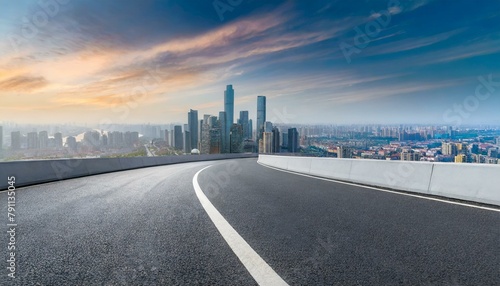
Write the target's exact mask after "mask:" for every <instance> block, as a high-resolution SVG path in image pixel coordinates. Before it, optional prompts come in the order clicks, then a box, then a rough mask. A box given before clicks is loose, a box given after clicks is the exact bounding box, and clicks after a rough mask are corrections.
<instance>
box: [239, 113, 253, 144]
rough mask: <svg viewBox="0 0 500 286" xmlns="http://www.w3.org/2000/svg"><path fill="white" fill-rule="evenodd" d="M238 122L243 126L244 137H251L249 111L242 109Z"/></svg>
mask: <svg viewBox="0 0 500 286" xmlns="http://www.w3.org/2000/svg"><path fill="white" fill-rule="evenodd" d="M238 124H240V125H241V128H242V129H243V139H248V138H250V137H251V135H250V134H249V127H248V124H249V119H248V111H246V110H244V111H240V118H239V119H238Z"/></svg>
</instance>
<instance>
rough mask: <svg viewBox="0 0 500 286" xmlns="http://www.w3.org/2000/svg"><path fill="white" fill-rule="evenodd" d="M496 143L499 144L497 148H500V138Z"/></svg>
mask: <svg viewBox="0 0 500 286" xmlns="http://www.w3.org/2000/svg"><path fill="white" fill-rule="evenodd" d="M496 143H497V146H498V147H500V136H499V137H497V140H496Z"/></svg>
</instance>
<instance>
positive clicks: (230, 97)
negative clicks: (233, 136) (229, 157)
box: [221, 84, 234, 153]
mask: <svg viewBox="0 0 500 286" xmlns="http://www.w3.org/2000/svg"><path fill="white" fill-rule="evenodd" d="M224 112H225V113H226V117H225V125H222V126H225V135H224V137H225V138H223V140H224V144H223V147H224V148H225V152H224V153H229V148H230V147H229V146H230V144H231V143H230V136H229V133H230V132H231V126H232V125H233V123H234V89H233V86H232V85H230V84H229V85H227V86H226V90H225V91H224ZM221 128H222V129H223V130H224V127H221Z"/></svg>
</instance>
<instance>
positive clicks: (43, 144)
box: [38, 131, 49, 149]
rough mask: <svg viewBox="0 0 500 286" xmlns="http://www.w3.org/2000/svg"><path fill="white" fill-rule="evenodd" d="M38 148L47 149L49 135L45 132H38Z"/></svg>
mask: <svg viewBox="0 0 500 286" xmlns="http://www.w3.org/2000/svg"><path fill="white" fill-rule="evenodd" d="M38 141H39V142H38V146H39V147H40V149H47V147H48V145H49V134H48V133H47V131H40V132H39V133H38Z"/></svg>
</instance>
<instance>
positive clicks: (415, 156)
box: [401, 149, 421, 161]
mask: <svg viewBox="0 0 500 286" xmlns="http://www.w3.org/2000/svg"><path fill="white" fill-rule="evenodd" d="M420 158H421V155H420V153H418V152H415V151H414V150H408V149H405V150H403V151H402V152H401V161H420Z"/></svg>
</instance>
